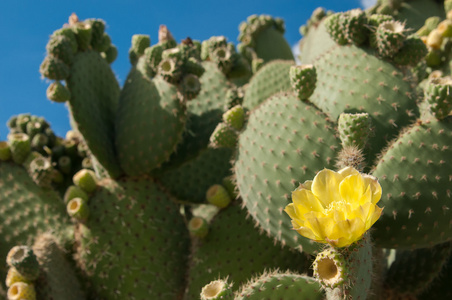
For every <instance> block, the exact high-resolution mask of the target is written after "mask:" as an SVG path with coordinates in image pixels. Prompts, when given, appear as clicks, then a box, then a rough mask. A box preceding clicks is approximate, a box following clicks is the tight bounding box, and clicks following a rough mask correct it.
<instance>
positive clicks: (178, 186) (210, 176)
mask: <svg viewBox="0 0 452 300" xmlns="http://www.w3.org/2000/svg"><path fill="white" fill-rule="evenodd" d="M231 156H232V150H231V149H226V148H221V149H212V148H206V149H204V150H201V151H199V152H198V153H197V155H196V156H193V157H190V159H188V160H186V161H185V162H184V163H182V164H179V165H177V166H172V167H167V168H164V169H162V170H157V172H158V173H157V175H156V176H157V177H158V178H159V180H160V181H161V182H162V183H163V185H164V186H165V187H167V188H168V189H169V190H170V191H171V193H172V194H174V195H175V196H176V197H177V198H178V199H180V200H185V201H189V202H191V203H203V202H205V201H206V191H207V189H208V188H209V187H210V186H211V185H214V184H217V183H221V181H222V180H223V177H225V176H228V175H230V169H231V164H230V162H229V161H230V158H231Z"/></svg>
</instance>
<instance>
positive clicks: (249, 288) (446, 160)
mask: <svg viewBox="0 0 452 300" xmlns="http://www.w3.org/2000/svg"><path fill="white" fill-rule="evenodd" d="M451 7H452V6H451V1H445V8H443V5H442V4H441V5H439V4H438V1H433V0H422V1H421V0H411V1H401V0H397V1H396V0H385V1H383V0H382V1H378V3H377V4H376V5H375V6H374V7H372V8H370V9H368V10H366V11H362V10H360V9H355V10H351V11H347V12H341V13H334V12H331V11H326V10H325V9H321V8H319V9H317V10H316V11H314V13H313V14H312V16H311V18H310V19H309V20H308V23H307V24H306V25H304V26H302V28H301V29H300V31H301V32H302V33H303V36H304V37H303V40H302V43H301V44H300V48H301V50H302V54H301V56H300V60H301V63H302V65H300V66H297V65H295V63H294V61H293V55H292V53H291V51H290V47H289V45H288V44H287V42H286V41H285V39H284V37H283V33H284V30H285V28H284V22H283V20H281V19H279V18H272V17H270V16H267V15H261V16H258V15H253V16H250V17H249V18H248V19H247V22H246V23H242V24H241V25H240V34H239V40H240V44H239V45H238V46H237V47H236V46H235V45H234V43H233V42H230V41H227V39H226V38H225V37H224V36H221V35H218V36H214V37H211V38H209V39H207V40H205V41H197V40H192V39H191V38H186V39H185V40H183V41H182V42H181V43H177V42H176V40H175V39H174V38H173V37H172V35H171V33H170V31H169V29H168V28H167V27H166V26H164V25H162V26H161V27H160V28H159V40H158V42H157V43H154V44H151V41H150V38H149V35H148V34H136V35H134V36H133V37H132V45H131V47H130V50H129V53H128V57H125V58H124V57H121V55H119V58H121V59H129V60H130V63H131V64H130V72H129V75H128V77H127V79H126V81H125V83H124V85H123V86H122V87H120V86H119V84H118V82H117V80H116V78H115V76H114V72H113V71H112V68H111V66H110V64H111V63H112V62H113V61H114V60H115V59H116V57H117V56H118V51H117V49H116V47H115V46H114V45H113V44H112V39H111V38H110V36H109V35H108V34H107V33H106V31H105V30H106V28H107V26H106V23H105V22H104V21H103V20H99V19H88V20H79V19H78V17H77V16H76V15H72V16H71V17H70V18H69V24H67V25H66V26H64V27H63V28H62V29H58V30H56V31H55V32H54V33H53V34H52V35H51V36H50V39H49V42H48V44H47V46H46V51H47V56H46V57H45V58H44V60H43V62H42V64H41V66H40V67H39V69H40V72H41V74H42V75H43V76H44V77H46V78H47V79H50V81H51V82H50V86H49V88H48V90H47V92H46V93H47V97H48V98H49V99H50V100H52V101H55V102H61V103H62V102H64V103H66V104H67V107H68V110H69V115H70V120H71V126H72V127H73V129H72V130H71V131H69V132H68V133H67V135H66V136H65V137H59V136H56V135H55V133H54V132H53V130H52V129H51V126H50V124H49V123H48V122H47V121H45V119H44V118H42V117H37V116H33V115H31V114H26V113H24V114H20V115H17V116H13V117H12V118H11V119H10V120H9V121H8V124H7V125H8V127H9V130H10V133H9V135H8V138H7V141H0V256H1V258H2V259H3V260H4V262H7V263H8V268H9V270H7V269H5V268H4V267H2V265H0V275H2V276H3V278H5V279H6V281H5V282H6V284H7V288H8V289H9V290H8V295H10V296H9V297H10V298H11V299H16V298H18V297H19V298H20V297H22V298H24V297H28V298H29V299H37V300H41V299H48V298H49V299H50V298H53V299H63V298H64V299H105V300H110V299H148V298H152V299H164V300H166V299H168V300H172V299H186V300H190V299H200V298H201V299H236V300H238V299H263V298H266V299H324V298H326V299H328V300H332V299H382V298H391V299H393V298H401V297H411V298H418V299H428V298H431V297H433V296H430V295H436V297H437V298H440V297H443V296H444V295H450V286H449V285H450V278H451V276H450V275H451V274H449V273H450V269H451V267H450V264H451V253H450V249H451V248H450V241H451V240H452V233H451V231H450V224H451V222H452V221H451V220H452V219H451V210H450V208H451V202H450V200H451V197H452V196H451V195H452V192H451V191H452V186H451V178H452V175H451V172H450V170H451V168H450V157H452V153H451V151H452V148H451V145H452V135H451V132H452V125H451V124H452V123H451V121H452V119H451V118H452V116H451V107H452V104H451V97H450V95H449V93H450V91H449V90H450V75H451V74H450V69H451V58H452V46H451V45H452V43H451V42H450V38H451V36H452V34H451V32H452V30H451V28H452V26H450V24H451V22H450V21H449V19H445V18H446V13H447V15H448V17H449V18H450V8H451ZM126 56H127V55H126ZM332 169H336V170H337V171H333V170H332ZM325 174H329V175H328V176H327V175H325ZM358 175H360V176H358ZM338 178H340V180H339V179H338ZM360 187H362V188H360ZM335 193H337V194H335ZM301 194H303V195H304V196H303V197H302V196H300V195H301ZM325 195H326V196H325ZM300 199H304V200H300ZM332 199H334V200H332ZM377 202H378V205H379V206H378V207H377V206H376V203H377ZM383 207H384V209H382V208H383ZM374 223H375V224H374ZM371 226H372V228H370V227H371ZM369 228H370V229H369ZM325 244H328V245H327V246H325ZM14 246H21V247H23V248H13V247H14ZM11 248H13V249H16V250H17V249H22V252H20V253H22V254H25V253H29V252H30V251H31V250H30V251H28V250H27V251H25V250H23V249H32V250H33V251H32V252H34V254H35V255H36V261H35V262H37V263H35V264H34V265H33V266H34V267H36V266H37V268H35V269H33V268H32V267H33V266H32V267H30V266H29V265H30V264H29V260H28V259H24V262H23V264H22V265H21V264H20V263H19V262H18V261H16V260H17V258H20V257H22V256H23V255H22V256H21V255H18V254H17V252H16V254H14V253H13V254H10V255H7V253H8V251H9V250H10V249H11ZM20 253H19V254H20ZM30 253H31V252H30ZM30 255H31V254H30ZM25 256H26V255H25ZM25 256H23V257H25ZM27 257H32V256H27ZM3 265H6V264H5V263H4V264H3ZM30 269H33V270H35V271H36V270H39V275H37V273H36V272H34V271H33V272H31V273H33V274H32V276H30V274H29V273H30V271H29V270H30ZM3 290H6V289H5V287H1V288H0V295H5V296H6V293H5V292H3V293H2V291H3ZM14 297H15V298H14Z"/></svg>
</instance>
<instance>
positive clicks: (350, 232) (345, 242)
mask: <svg viewBox="0 0 452 300" xmlns="http://www.w3.org/2000/svg"><path fill="white" fill-rule="evenodd" d="M365 232H366V229H365V224H364V222H363V221H362V220H361V219H347V220H344V221H341V222H339V223H337V224H335V227H334V230H333V232H332V233H331V235H330V236H329V238H330V239H332V240H338V243H337V245H336V247H346V246H349V245H351V244H353V243H354V242H356V241H357V240H359V239H360V238H361V237H362V235H363V234H364V233H365Z"/></svg>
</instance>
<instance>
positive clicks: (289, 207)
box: [284, 203, 299, 219]
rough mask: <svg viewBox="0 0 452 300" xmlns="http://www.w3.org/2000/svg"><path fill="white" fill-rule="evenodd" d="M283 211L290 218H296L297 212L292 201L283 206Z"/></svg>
mask: <svg viewBox="0 0 452 300" xmlns="http://www.w3.org/2000/svg"><path fill="white" fill-rule="evenodd" d="M284 211H285V212H286V213H287V214H288V215H289V217H290V218H291V219H298V218H299V217H298V216H297V213H296V211H295V207H294V204H293V203H289V204H287V206H286V207H285V208H284Z"/></svg>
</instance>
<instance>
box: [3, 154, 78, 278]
mask: <svg viewBox="0 0 452 300" xmlns="http://www.w3.org/2000/svg"><path fill="white" fill-rule="evenodd" d="M0 195H2V197H0V224H1V225H0V236H1V243H0V257H1V258H2V260H3V261H5V259H6V254H7V253H8V251H9V250H10V249H11V248H12V247H13V246H15V245H30V244H29V243H30V242H32V238H33V236H35V235H36V234H39V233H43V232H47V231H53V232H55V234H56V235H57V236H58V237H59V238H65V237H66V234H67V233H68V231H69V230H68V229H69V217H68V216H67V214H66V211H65V210H66V209H65V206H64V204H63V202H62V200H61V199H60V197H59V196H58V194H57V193H56V192H54V191H53V190H50V189H42V188H40V187H38V186H37V185H36V184H35V183H34V182H33V181H32V179H31V178H30V177H29V175H28V174H27V172H26V170H25V169H24V168H22V167H21V166H17V165H15V164H13V163H9V162H0ZM30 246H31V245H30ZM4 272H5V270H3V265H2V267H0V273H1V275H2V276H3V278H4V275H5V273H4Z"/></svg>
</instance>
